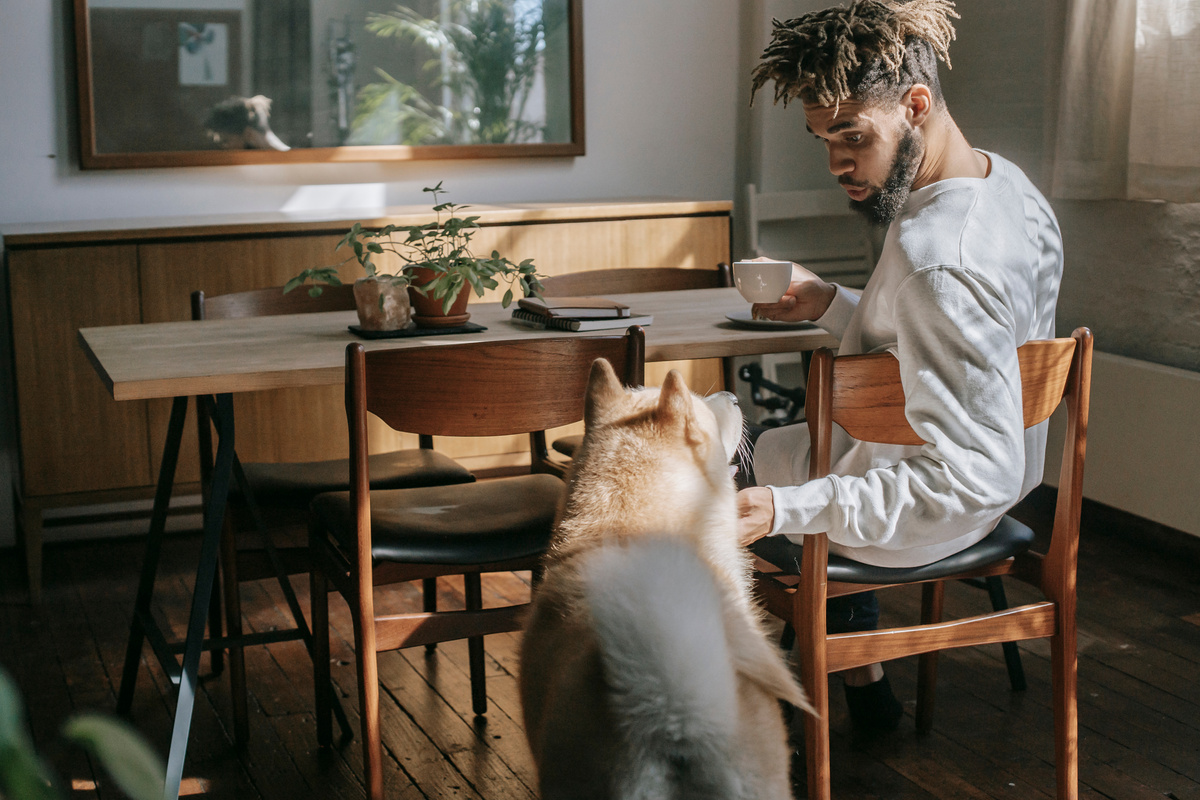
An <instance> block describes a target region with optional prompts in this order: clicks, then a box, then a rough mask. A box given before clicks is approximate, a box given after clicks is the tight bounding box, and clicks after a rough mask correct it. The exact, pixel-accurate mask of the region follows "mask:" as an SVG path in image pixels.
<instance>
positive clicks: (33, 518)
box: [21, 498, 42, 606]
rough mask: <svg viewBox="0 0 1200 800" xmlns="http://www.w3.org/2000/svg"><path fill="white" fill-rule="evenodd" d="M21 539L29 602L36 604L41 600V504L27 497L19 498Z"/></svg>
mask: <svg viewBox="0 0 1200 800" xmlns="http://www.w3.org/2000/svg"><path fill="white" fill-rule="evenodd" d="M21 540H22V543H23V545H24V549H25V573H26V575H27V577H28V580H29V603H30V605H35V606H36V605H38V604H39V603H41V602H42V506H41V503H37V502H34V501H33V500H30V499H27V498H21Z"/></svg>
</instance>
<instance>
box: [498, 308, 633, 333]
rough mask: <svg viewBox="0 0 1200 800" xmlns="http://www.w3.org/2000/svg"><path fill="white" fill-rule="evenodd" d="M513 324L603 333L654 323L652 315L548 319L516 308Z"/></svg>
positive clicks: (556, 317)
mask: <svg viewBox="0 0 1200 800" xmlns="http://www.w3.org/2000/svg"><path fill="white" fill-rule="evenodd" d="M512 318H513V322H516V323H519V324H521V325H524V326H526V327H529V328H538V329H542V330H544V329H546V328H554V329H556V330H562V331H603V330H609V329H613V328H619V329H621V330H624V329H626V328H628V327H629V326H630V325H649V324H650V323H652V322H654V317H653V315H651V314H630V315H629V316H627V317H610V318H608V319H575V318H572V317H559V316H554V317H548V316H545V315H543V314H539V313H537V312H533V311H526V310H525V309H523V308H514V309H513V312H512Z"/></svg>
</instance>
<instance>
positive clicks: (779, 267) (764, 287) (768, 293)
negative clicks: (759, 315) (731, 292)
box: [733, 261, 792, 303]
mask: <svg viewBox="0 0 1200 800" xmlns="http://www.w3.org/2000/svg"><path fill="white" fill-rule="evenodd" d="M791 283H792V262H790V261H735V262H734V263H733V285H734V286H736V287H737V290H738V291H739V292H741V294H742V297H744V298H746V299H747V300H748V301H750V302H751V303H776V302H778V301H779V298H781V297H783V293H784V292H786V291H787V288H788V286H790V285H791Z"/></svg>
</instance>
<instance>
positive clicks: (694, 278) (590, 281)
mask: <svg viewBox="0 0 1200 800" xmlns="http://www.w3.org/2000/svg"><path fill="white" fill-rule="evenodd" d="M542 284H543V286H544V287H545V290H544V291H543V294H544V295H545V296H546V297H574V296H578V295H590V294H634V293H636V292H673V291H679V290H681V289H713V288H724V287H729V286H733V275H732V273H731V272H730V269H729V265H728V264H725V263H721V264H718V265H717V268H716V269H682V268H679V267H646V268H644V269H636V268H631V269H594V270H588V271H586V272H573V273H569V274H567V275H555V276H553V277H550V278H546V279H545V280H543V281H542Z"/></svg>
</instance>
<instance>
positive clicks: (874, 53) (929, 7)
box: [750, 0, 959, 106]
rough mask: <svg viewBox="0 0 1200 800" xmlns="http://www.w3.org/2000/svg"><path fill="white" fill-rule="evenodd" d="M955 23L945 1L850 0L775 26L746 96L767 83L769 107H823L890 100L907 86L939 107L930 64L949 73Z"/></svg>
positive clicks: (951, 5) (949, 4)
mask: <svg viewBox="0 0 1200 800" xmlns="http://www.w3.org/2000/svg"><path fill="white" fill-rule="evenodd" d="M951 17H954V18H956V19H957V18H959V15H958V13H957V12H955V11H954V3H953V2H952V0H909V2H902V1H900V0H854V1H853V2H852V3H851V4H850V5H849V6H848V7H844V8H842V7H838V8H829V9H825V10H824V11H816V12H813V13H811V14H805V15H804V16H802V17H798V18H796V19H792V20H788V21H787V22H780V21H779V20H774V21H773V23H774V32H773V34H772V36H771V43H770V44H769V45H768V46H767V49H766V50H764V51H763V55H762V60H761V61H760V62H759V65H758V66H757V67H756V68H755V69H754V74H753V78H754V84H753V88H752V90H751V95H750V96H751V100H752V101H753V97H754V94H755V93H757V92H758V90H759V89H760V88H762V86H763V84H765V83H766V82H767V81H768V80H774V81H775V102H776V103H778V102H779V101H780V100H782V101H783V104H784V105H785V106H786V105H787V104H788V101H790V100H793V99H795V98H796V97H799V98H800V99H801V101H802V102H805V103H818V104H820V105H823V106H831V105H836V104H838V103H840V102H841V101H843V100H846V99H849V98H852V97H853V98H855V99H857V100H862V101H865V102H870V101H878V100H882V99H885V98H888V99H898V98H899V97H900V96H901V95H903V93H904V92H906V91H908V89H909V88H910V87H911V86H912V85H913V84H914V83H924V84H925V85H927V86H929V87H930V90H931V91H932V92H933V95H934V97H935V99H936V100H937V101H938V102H941V86H940V84H939V83H938V78H937V62H936V60H935V57H936V58H940V59H941V60H942V61H945V62H946V66H947V67H949V66H950V53H949V47H950V42H951V41H953V40H954V26H953V25H952V24H951V22H950V18H951Z"/></svg>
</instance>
